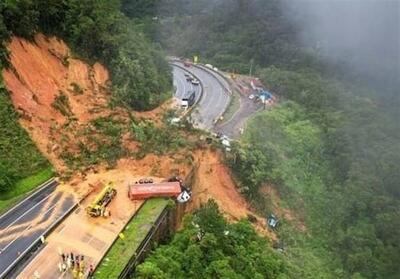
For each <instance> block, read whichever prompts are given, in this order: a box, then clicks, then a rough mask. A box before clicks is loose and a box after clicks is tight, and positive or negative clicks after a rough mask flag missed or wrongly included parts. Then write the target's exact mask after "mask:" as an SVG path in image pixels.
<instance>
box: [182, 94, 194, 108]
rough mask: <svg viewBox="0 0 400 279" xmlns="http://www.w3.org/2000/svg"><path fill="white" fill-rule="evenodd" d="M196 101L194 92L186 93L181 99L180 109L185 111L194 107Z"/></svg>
mask: <svg viewBox="0 0 400 279" xmlns="http://www.w3.org/2000/svg"><path fill="white" fill-rule="evenodd" d="M195 100H196V92H195V91H194V90H190V91H188V92H186V94H185V96H184V97H183V98H182V101H181V107H182V108H184V109H187V108H188V107H191V106H193V105H194V102H195Z"/></svg>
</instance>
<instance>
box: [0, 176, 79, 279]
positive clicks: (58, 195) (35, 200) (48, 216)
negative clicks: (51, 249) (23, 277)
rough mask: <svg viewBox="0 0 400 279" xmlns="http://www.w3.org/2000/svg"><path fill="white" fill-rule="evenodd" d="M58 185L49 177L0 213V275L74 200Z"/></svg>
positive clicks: (1, 276) (0, 275)
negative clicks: (33, 190) (30, 192)
mask: <svg viewBox="0 0 400 279" xmlns="http://www.w3.org/2000/svg"><path fill="white" fill-rule="evenodd" d="M58 186H59V184H58V182H57V181H55V180H51V181H49V182H48V183H46V184H45V185H43V186H42V187H40V188H39V189H38V190H37V191H36V192H34V193H33V194H32V195H30V196H29V197H27V198H26V199H24V200H23V201H22V202H20V203H19V204H18V205H17V206H15V207H14V208H12V209H11V210H9V211H8V212H7V213H5V214H4V215H2V216H1V217H0V278H6V275H7V272H8V271H9V270H10V269H11V268H13V267H14V266H15V265H17V264H18V261H19V260H20V258H21V257H22V256H23V255H24V254H25V252H27V251H28V250H29V248H30V247H31V245H32V244H34V243H35V242H36V241H38V239H39V238H40V237H41V236H42V235H43V234H44V233H45V232H46V231H47V230H49V229H51V228H52V227H53V226H54V225H55V224H56V223H57V220H58V219H59V218H60V217H61V216H63V215H64V214H65V213H66V212H68V211H69V209H71V208H72V207H73V206H74V205H75V204H76V197H75V196H74V195H73V194H71V193H67V192H64V191H63V190H61V189H58ZM7 278H8V277H7Z"/></svg>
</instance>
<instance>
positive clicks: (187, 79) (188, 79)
mask: <svg viewBox="0 0 400 279" xmlns="http://www.w3.org/2000/svg"><path fill="white" fill-rule="evenodd" d="M193 79H194V78H193V77H192V76H191V75H188V76H187V77H186V81H192V80H193Z"/></svg>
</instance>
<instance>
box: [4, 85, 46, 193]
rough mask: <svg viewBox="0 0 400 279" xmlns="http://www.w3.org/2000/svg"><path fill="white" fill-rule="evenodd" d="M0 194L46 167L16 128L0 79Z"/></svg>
mask: <svg viewBox="0 0 400 279" xmlns="http://www.w3.org/2000/svg"><path fill="white" fill-rule="evenodd" d="M0 155H1V157H0V193H1V192H3V193H4V192H7V191H8V190H11V189H12V187H13V186H14V184H15V183H16V182H17V181H18V180H20V179H22V178H25V177H28V176H30V175H32V174H35V173H37V172H39V171H40V170H42V169H44V168H46V167H48V161H47V160H46V159H45V158H43V156H42V155H41V154H40V152H39V151H38V150H37V148H36V146H35V145H34V143H33V142H32V141H31V140H30V138H29V135H28V133H27V132H26V131H25V130H24V129H22V128H21V127H20V126H19V124H18V115H17V113H16V112H15V111H14V109H13V107H12V104H11V101H10V98H9V96H8V92H7V91H6V90H5V88H4V85H3V81H2V78H1V77H0Z"/></svg>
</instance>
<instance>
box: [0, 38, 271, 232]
mask: <svg viewBox="0 0 400 279" xmlns="http://www.w3.org/2000/svg"><path fill="white" fill-rule="evenodd" d="M8 48H9V50H10V53H11V56H10V58H11V61H10V62H11V67H10V68H9V69H5V70H3V72H2V74H3V77H4V82H5V85H6V87H7V88H8V90H9V91H10V92H11V99H12V102H13V104H14V106H15V108H16V110H17V111H18V112H19V113H20V115H21V118H20V122H21V124H22V126H23V127H24V128H25V129H26V130H27V131H28V132H29V133H30V135H31V137H32V138H33V140H34V141H35V142H36V144H37V145H38V147H39V149H40V150H41V151H42V153H43V154H45V156H47V157H48V158H49V160H50V161H51V163H52V164H53V165H54V166H55V167H56V169H57V170H58V171H59V172H64V171H66V170H68V168H67V166H66V165H65V160H63V159H61V157H62V154H63V153H65V152H66V151H68V152H70V153H69V154H71V153H73V152H75V154H76V153H79V152H83V151H82V149H79V148H80V147H82V146H84V148H86V147H88V149H84V150H85V151H86V152H88V153H90V142H89V141H88V138H92V139H93V138H95V137H96V135H94V134H93V129H91V128H90V127H91V125H92V124H91V123H92V122H93V121H94V120H98V119H100V118H101V117H109V116H112V117H113V119H114V120H115V119H118V121H122V122H123V121H125V122H126V121H127V119H128V112H127V111H126V110H123V109H120V108H118V109H110V108H109V106H108V104H109V101H110V90H109V86H110V84H109V74H108V72H107V70H106V69H105V68H104V67H103V66H102V65H101V64H99V63H96V64H94V65H93V66H90V65H88V64H86V63H84V62H82V61H81V60H79V59H76V58H73V57H72V54H71V51H70V50H69V48H68V46H67V45H66V44H65V43H64V42H63V41H61V40H59V39H57V38H54V37H52V38H47V37H45V36H43V35H41V34H39V35H37V36H36V37H35V39H34V43H32V42H28V41H26V40H24V39H20V38H16V37H14V38H13V39H12V41H11V43H10V44H9V47H8ZM169 106H170V103H169V102H167V103H166V104H164V105H163V106H161V107H160V108H157V109H155V110H153V111H150V112H144V113H137V112H132V114H133V115H134V117H135V118H138V119H139V118H148V119H151V120H152V121H154V122H155V123H159V122H160V118H161V115H162V114H163V112H164V111H165V110H166V109H167V108H169ZM108 123H109V119H105V120H104V121H102V122H99V123H98V124H99V125H100V126H101V127H106V128H107V127H108V126H107V124H108ZM117 124H118V123H117ZM128 124H129V123H128ZM92 126H93V125H92ZM111 126H113V125H111ZM116 126H118V125H116ZM95 139H96V138H95ZM96 140H98V141H99V144H100V145H101V144H104V143H103V142H102V141H101V140H102V139H96ZM92 142H93V140H92ZM116 145H119V143H117V144H116ZM121 145H123V146H125V147H126V148H127V149H128V150H129V151H134V150H135V149H136V148H137V143H136V142H134V141H132V139H131V138H130V137H129V135H126V134H124V135H123V136H122V141H121ZM192 157H193V158H194V161H195V162H194V164H195V165H196V166H197V168H196V173H195V177H196V179H195V182H194V185H193V200H192V201H191V203H190V204H189V206H188V209H189V210H193V209H194V208H197V207H198V206H199V205H200V204H201V203H202V202H206V201H207V200H208V199H210V198H212V199H214V200H216V202H217V203H218V204H219V206H220V208H221V210H222V211H223V212H224V213H225V214H226V216H227V217H228V218H229V219H230V220H232V221H235V220H239V219H241V218H246V217H247V216H248V215H249V214H252V215H254V216H255V217H256V219H257V221H256V222H255V226H256V227H257V229H258V230H259V231H260V232H261V233H263V234H264V235H268V236H269V237H270V238H272V239H275V235H274V234H272V233H271V232H269V231H268V230H266V226H265V220H264V218H261V217H259V216H256V215H255V214H253V213H252V212H251V210H250V209H249V207H248V204H247V203H246V201H245V200H244V198H243V197H242V196H241V195H240V193H239V192H238V191H237V188H236V187H235V184H234V182H233V180H232V178H231V176H230V172H229V169H228V168H227V167H226V166H225V165H224V164H222V158H221V156H220V154H218V153H216V152H213V151H210V150H209V149H204V150H200V151H196V152H192V153H191V154H190V152H189V151H188V150H179V151H178V152H176V154H173V155H164V156H156V155H147V156H145V157H144V158H143V159H140V160H135V159H133V158H130V157H129V156H125V157H123V158H122V159H119V160H117V161H116V164H115V166H114V168H113V169H112V170H108V169H107V168H106V167H105V166H102V165H99V166H96V168H95V169H91V170H90V171H85V172H82V173H79V174H77V173H75V174H74V175H73V176H72V179H71V181H70V182H68V183H67V184H66V187H69V188H70V189H73V190H74V191H75V192H77V193H78V195H80V196H83V195H84V194H85V193H87V192H88V191H89V190H90V189H91V187H92V186H91V185H93V184H96V183H98V182H99V181H100V182H102V183H106V182H107V181H116V182H117V183H118V184H119V185H123V186H121V187H126V185H127V182H128V180H129V179H131V178H132V177H144V176H147V177H149V176H151V177H169V176H170V175H172V174H174V175H180V176H182V177H184V176H186V175H187V174H188V173H189V172H190V169H191V164H192V162H191V160H192V159H191V158H192ZM64 159H65V158H64ZM89 159H90V157H89ZM125 190H126V189H121V191H122V192H124V191H125Z"/></svg>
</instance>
